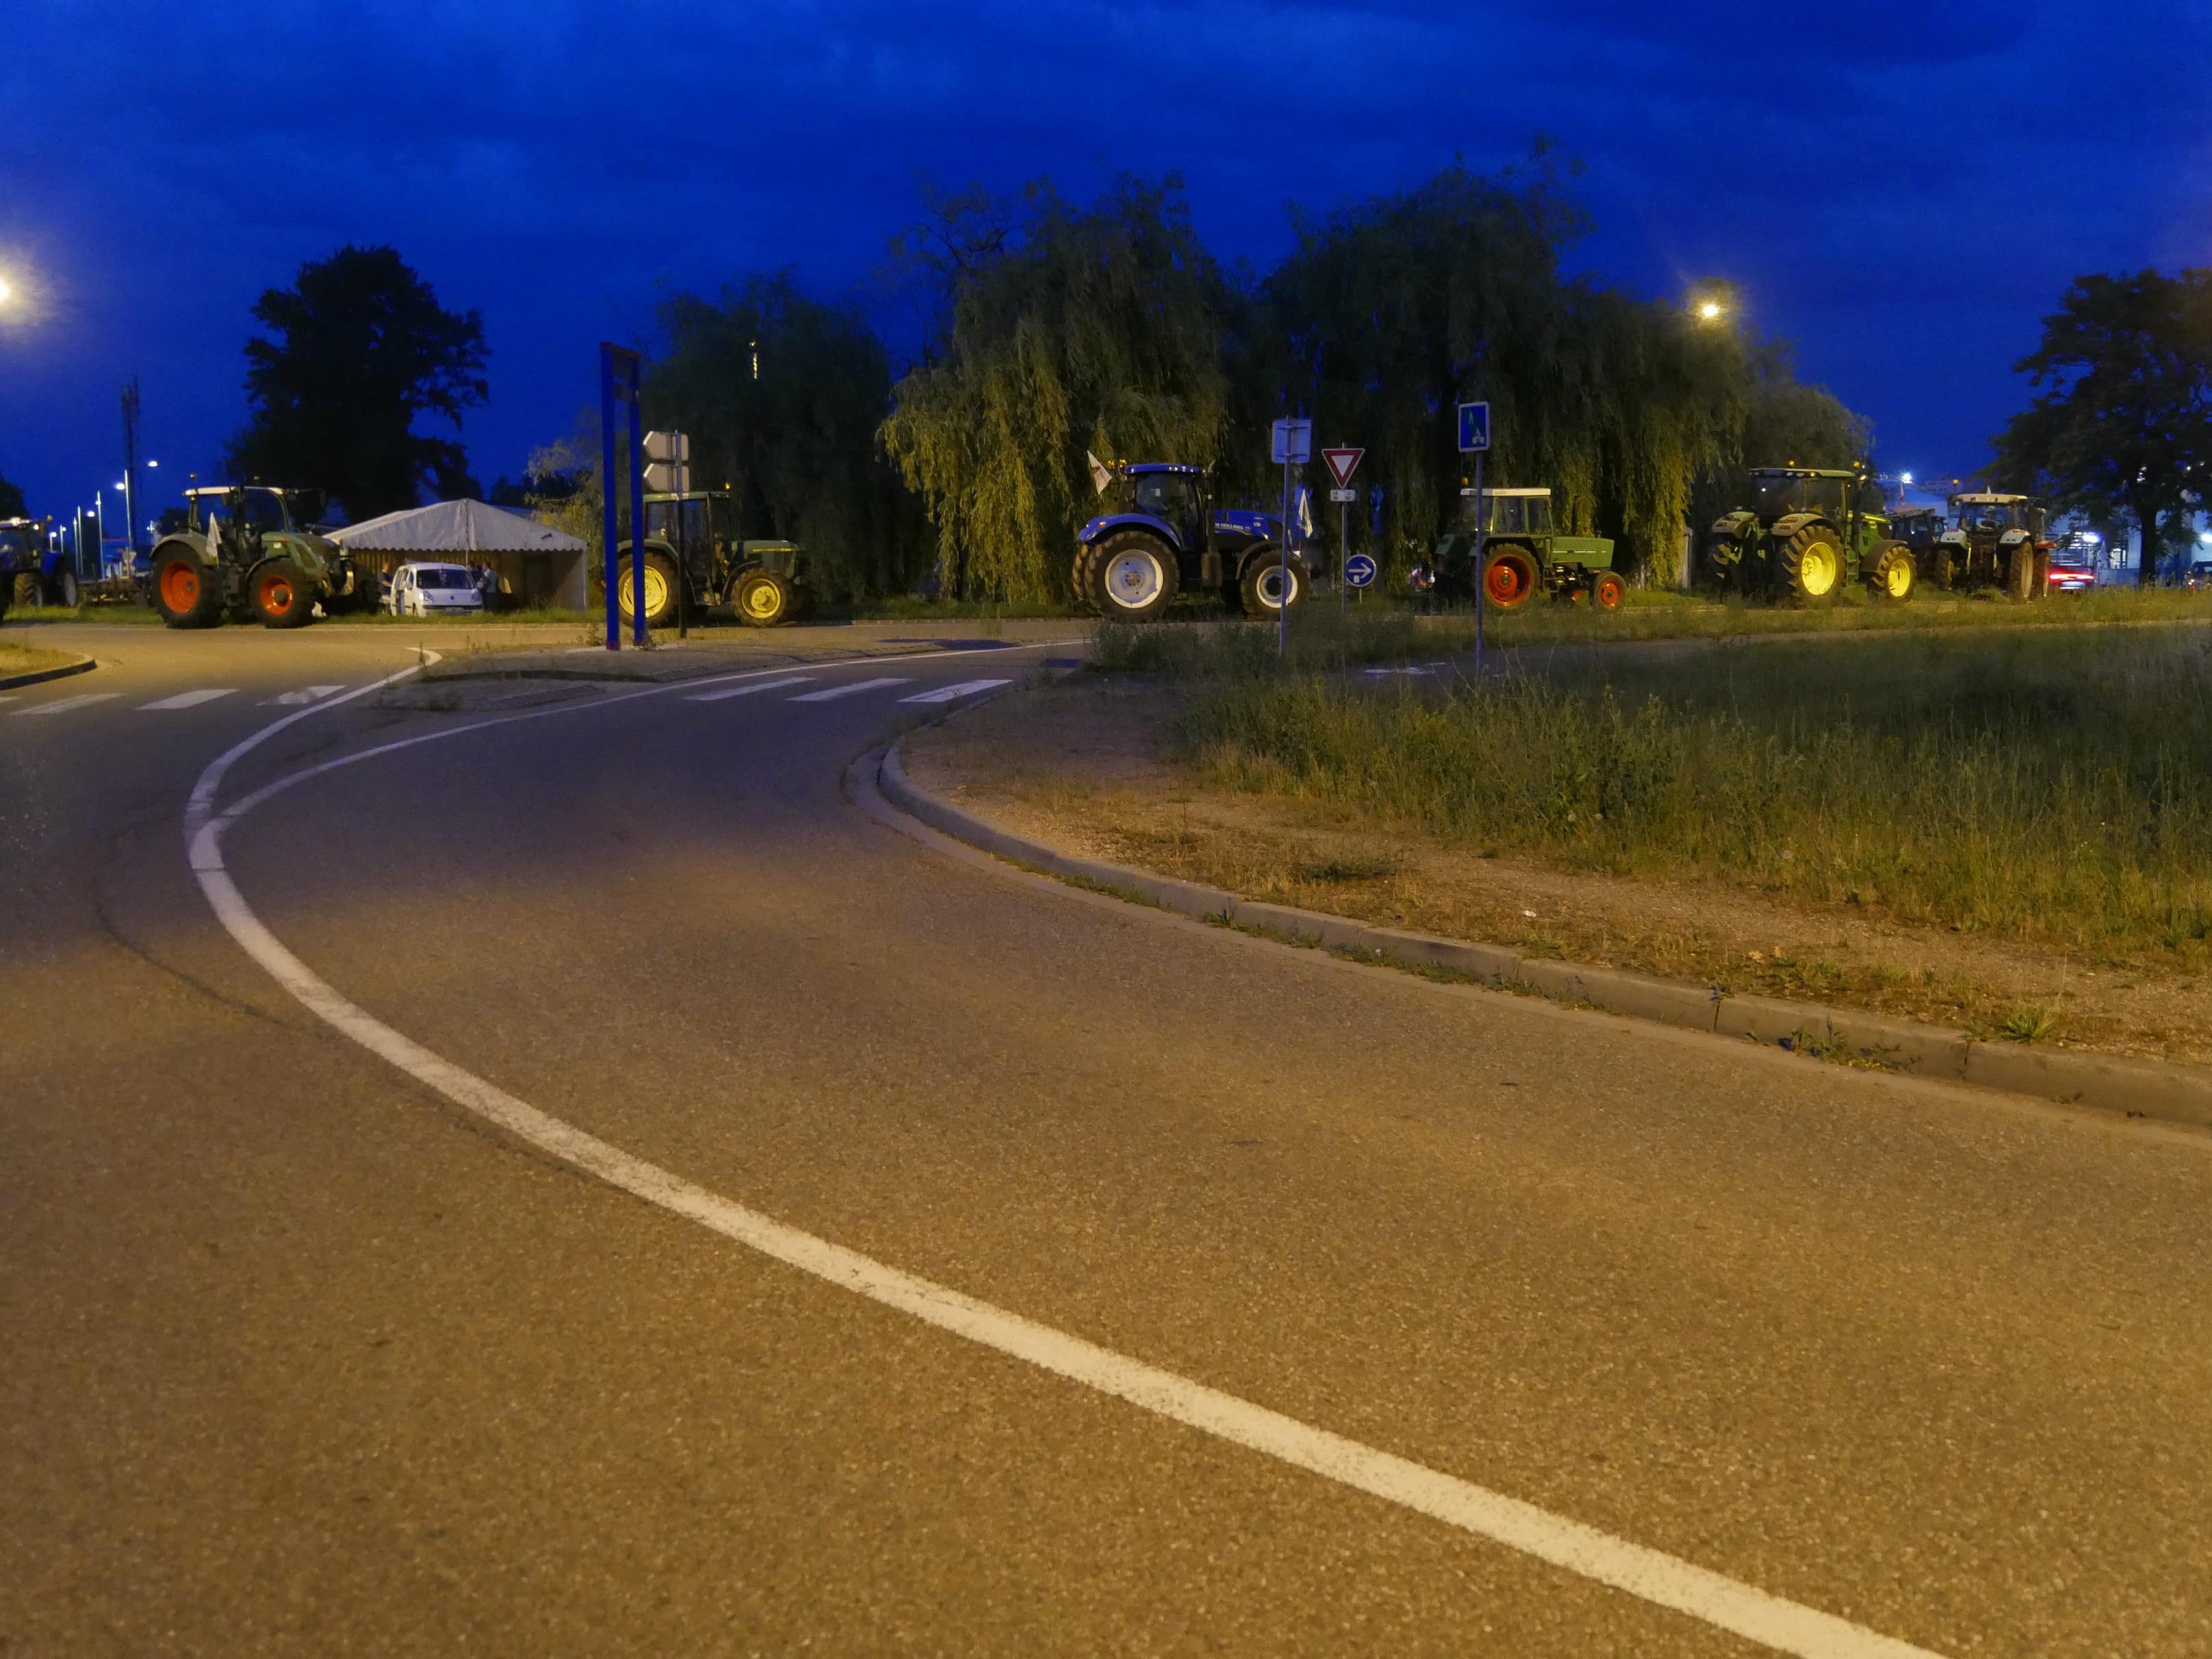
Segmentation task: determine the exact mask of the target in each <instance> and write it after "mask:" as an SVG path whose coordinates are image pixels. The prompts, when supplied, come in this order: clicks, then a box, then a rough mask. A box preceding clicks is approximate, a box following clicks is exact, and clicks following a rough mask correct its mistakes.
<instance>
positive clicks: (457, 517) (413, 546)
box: [330, 501, 585, 610]
mask: <svg viewBox="0 0 2212 1659" xmlns="http://www.w3.org/2000/svg"><path fill="white" fill-rule="evenodd" d="M330 538H331V540H332V541H334V542H336V543H337V544H338V545H339V546H341V547H343V548H346V549H348V550H350V551H352V552H354V553H357V554H364V555H367V556H368V563H370V564H372V565H378V566H382V567H384V568H393V567H396V566H398V565H399V564H402V563H404V562H406V561H407V560H410V559H447V560H451V561H452V562H454V563H456V564H483V565H489V566H490V567H491V568H493V569H494V570H496V571H497V572H498V573H499V576H500V586H501V587H502V588H503V589H504V590H505V591H506V592H508V593H510V594H513V596H514V597H515V598H516V599H519V600H520V602H521V603H523V604H524V605H565V606H568V607H569V608H571V609H574V610H581V609H582V608H583V605H584V602H585V598H584V596H585V586H584V544H583V543H582V541H580V539H578V538H576V537H574V536H571V535H569V534H568V532H566V531H562V530H556V529H554V528H553V527H552V526H550V525H545V524H541V523H539V522H538V520H536V519H533V518H532V517H530V516H529V515H528V514H526V513H515V512H510V511H509V510H508V509H507V508H506V507H488V506H486V505H485V504H484V503H483V502H482V501H433V502H432V503H431V504H430V505H429V506H428V507H407V508H404V509H403V510H402V511H400V512H398V513H386V514H385V515H384V516H383V517H382V518H380V519H369V520H364V521H363V522H362V523H360V524H355V525H348V526H345V527H344V528H343V529H342V530H334V531H332V532H330ZM378 555H385V557H382V558H379V557H378Z"/></svg>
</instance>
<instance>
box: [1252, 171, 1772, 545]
mask: <svg viewBox="0 0 2212 1659" xmlns="http://www.w3.org/2000/svg"><path fill="white" fill-rule="evenodd" d="M1585 228H1586V221H1585V219H1584V217H1583V213H1582V210H1580V208H1579V207H1578V206H1577V204H1576V203H1575V201H1574V199H1573V197H1572V196H1571V193H1570V191H1569V190H1568V188H1567V179H1566V173H1565V170H1564V169H1562V168H1561V167H1559V165H1558V164H1557V163H1556V161H1555V160H1554V158H1553V155H1551V153H1550V152H1549V151H1548V150H1547V149H1546V148H1545V147H1543V146H1541V145H1540V146H1538V148H1537V149H1536V150H1535V151H1534V154H1533V155H1532V157H1531V159H1530V161H1529V162H1528V164H1527V165H1525V166H1523V167H1516V168H1508V169H1506V170H1505V171H1504V172H1502V173H1496V174H1491V175H1484V174H1478V173H1470V172H1469V171H1468V170H1467V168H1466V167H1463V166H1454V167H1449V168H1447V169H1446V170H1445V171H1443V172H1442V173H1438V174H1437V175H1436V176H1435V177H1434V178H1432V179H1430V180H1429V181H1428V182H1427V183H1425V184H1424V185H1421V186H1419V188H1418V189H1415V190H1413V191H1407V192H1406V193H1404V194H1401V195H1396V196H1388V197H1376V198H1375V199H1372V200H1370V201H1367V202H1364V203H1361V204H1357V205H1355V206H1352V207H1349V208H1346V209H1344V210H1341V211H1340V212H1338V213H1335V214H1334V215H1332V216H1329V217H1328V219H1327V220H1325V221H1322V222H1319V223H1318V224H1315V223H1304V224H1301V225H1300V226H1299V228H1298V243H1297V248H1296V249H1295V251H1294V252H1292V253H1291V256H1290V258H1288V259H1286V260H1285V262H1284V264H1282V266H1281V267H1280V268H1279V270H1276V271H1275V272H1274V274H1273V276H1270V277H1269V278H1268V279H1267V283H1266V284H1265V286H1264V289H1263V300H1264V308H1265V312H1266V315H1267V319H1268V321H1269V323H1270V324H1271V325H1272V334H1273V339H1274V340H1276V341H1279V342H1280V344H1279V345H1262V346H1261V348H1259V349H1257V350H1256V351H1255V353H1254V355H1253V357H1252V359H1251V360H1250V362H1249V363H1248V364H1247V365H1246V373H1247V374H1248V375H1249V376H1256V377H1257V378H1258V379H1259V380H1261V381H1263V382H1267V383H1268V389H1269V390H1271V391H1273V392H1274V394H1275V395H1276V397H1277V398H1279V401H1280V402H1281V403H1282V404H1285V405H1287V406H1291V407H1303V408H1305V409H1307V410H1310V412H1311V413H1312V415H1313V417H1314V419H1315V420H1316V423H1317V425H1316V430H1317V432H1319V433H1321V434H1322V435H1323V436H1324V437H1326V438H1328V439H1334V440H1339V441H1346V442H1358V443H1362V444H1364V445H1365V446H1367V447H1368V448H1369V450H1370V453H1371V454H1372V456H1373V462H1372V466H1371V470H1370V471H1369V473H1368V474H1367V477H1366V480H1365V481H1366V482H1370V483H1376V484H1380V485H1381V486H1382V487H1383V492H1384V495H1383V519H1384V522H1383V535H1384V546H1385V549H1386V550H1396V551H1401V552H1403V553H1405V554H1407V555H1408V556H1413V555H1417V554H1418V552H1419V550H1422V549H1425V547H1426V546H1427V545H1428V544H1430V543H1431V542H1432V541H1433V540H1434V539H1435V538H1436V537H1437V535H1438V534H1439V533H1441V532H1443V530H1445V529H1446V528H1448V527H1449V525H1450V524H1451V522H1452V521H1453V520H1454V519H1455V518H1456V516H1457V515H1458V513H1459V512H1460V492H1461V489H1462V487H1463V485H1464V484H1465V483H1466V482H1467V475H1466V471H1465V469H1464V466H1463V458H1462V456H1461V455H1460V454H1459V453H1458V450H1457V448H1456V443H1455V437H1456V433H1455V422H1454V421H1453V419H1452V408H1453V405H1454V404H1457V403H1460V402H1462V401H1463V400H1466V399H1468V398H1486V399H1487V400H1488V401H1489V403H1490V404H1491V412H1492V435H1493V444H1494V447H1493V449H1492V453H1491V454H1490V457H1489V460H1488V467H1489V471H1488V479H1489V482H1490V483H1493V484H1500V485H1509V484H1521V485H1534V484H1541V485H1548V486H1549V487H1550V488H1551V489H1552V490H1553V501H1554V509H1555V512H1556V513H1557V514H1558V516H1559V520H1560V522H1561V524H1562V526H1564V527H1567V528H1571V529H1574V530H1577V531H1581V532H1588V531H1590V530H1592V529H1594V528H1596V529H1602V530H1604V531H1607V532H1610V533H1612V534H1613V535H1615V536H1618V537H1620V538H1624V539H1625V540H1626V542H1627V543H1628V544H1629V551H1630V554H1631V556H1632V559H1634V560H1637V561H1639V562H1640V561H1643V560H1649V561H1650V562H1653V563H1654V564H1655V565H1656V566H1657V567H1658V568H1660V569H1661V570H1662V572H1663V573H1664V574H1669V575H1671V574H1674V560H1675V559H1676V558H1678V557H1679V553H1680V543H1681V528H1682V526H1683V523H1684V521H1685V517H1686V513H1687V512H1688V509H1689V507H1690V495H1691V490H1692V483H1693V481H1694V480H1695V479H1696V478H1697V477H1699V475H1700V474H1702V473H1705V472H1708V471H1711V470H1712V469H1713V468H1715V467H1716V466H1717V465H1720V464H1721V463H1722V462H1723V460H1724V459H1726V457H1727V455H1728V454H1729V452H1730V449H1731V447H1732V444H1731V440H1732V437H1733V435H1734V433H1735V430H1736V428H1739V427H1740V426H1741V421H1742V410H1743V402H1744V398H1743V390H1742V385H1741V373H1740V365H1739V363H1738V362H1737V360H1736V354H1735V353H1734V352H1733V351H1732V350H1731V349H1730V348H1729V346H1728V344H1727V343H1725V342H1724V341H1722V340H1718V339H1716V338H1714V337H1711V336H1710V335H1706V334H1701V333H1700V332H1699V331H1696V330H1694V329H1692V327H1691V326H1690V325H1688V323H1687V321H1686V319H1684V318H1682V317H1681V316H1680V314H1679V313H1677V312H1676V310H1675V308H1674V307H1668V306H1664V305H1657V304H1653V303H1650V302H1646V301H1638V300H1635V299H1632V298H1630V297H1628V296H1626V295H1621V294H1619V293H1617V292H1614V291H1613V290H1611V289H1603V288H1600V287H1598V286H1596V285H1595V284H1593V283H1589V282H1587V281H1584V280H1573V281H1570V280H1568V279H1566V278H1565V277H1563V276H1562V275H1561V273H1560V270H1559V256H1560V251H1561V250H1562V248H1563V247H1565V246H1567V245H1568V244H1569V243H1571V241H1572V240H1574V239H1575V238H1577V236H1579V235H1581V234H1583V231H1584V229H1585ZM1260 337H1261V339H1263V340H1264V339H1266V338H1267V332H1265V331H1263V332H1262V333H1261V336H1260Z"/></svg>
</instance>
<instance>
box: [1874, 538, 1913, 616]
mask: <svg viewBox="0 0 2212 1659" xmlns="http://www.w3.org/2000/svg"><path fill="white" fill-rule="evenodd" d="M1919 580H1920V572H1919V570H1918V569H1917V568H1916V567H1915V566H1914V564H1913V562H1912V550H1911V548H1909V547H1907V546H1906V545H1905V544H1904V543H1903V542H1884V543H1882V544H1881V545H1880V546H1878V547H1876V548H1875V550H1874V557H1873V558H1872V559H1870V560H1869V562H1868V563H1867V586H1868V587H1869V589H1870V590H1871V591H1872V592H1873V593H1874V596H1875V598H1876V599H1880V600H1881V602H1882V603H1883V604H1884V605H1903V604H1904V603H1905V601H1906V600H1907V599H1911V597H1912V590H1913V589H1914V588H1915V587H1916V586H1918V585H1919Z"/></svg>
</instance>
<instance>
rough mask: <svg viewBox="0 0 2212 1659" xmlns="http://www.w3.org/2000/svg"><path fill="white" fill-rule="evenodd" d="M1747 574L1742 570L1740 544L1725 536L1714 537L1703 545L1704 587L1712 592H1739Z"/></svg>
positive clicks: (1741, 546)
mask: <svg viewBox="0 0 2212 1659" xmlns="http://www.w3.org/2000/svg"><path fill="white" fill-rule="evenodd" d="M1748 574H1749V573H1748V572H1747V571H1746V570H1745V568H1744V562H1743V544H1742V543H1741V542H1739V541H1735V540H1732V539H1730V538H1728V537H1726V536H1716V537H1715V538H1713V539H1712V540H1711V541H1709V542H1707V543H1706V544H1705V585H1706V586H1709V587H1710V588H1711V589H1712V590H1713V592H1716V593H1735V592H1741V591H1742V588H1743V586H1744V582H1745V579H1746V577H1747V575H1748Z"/></svg>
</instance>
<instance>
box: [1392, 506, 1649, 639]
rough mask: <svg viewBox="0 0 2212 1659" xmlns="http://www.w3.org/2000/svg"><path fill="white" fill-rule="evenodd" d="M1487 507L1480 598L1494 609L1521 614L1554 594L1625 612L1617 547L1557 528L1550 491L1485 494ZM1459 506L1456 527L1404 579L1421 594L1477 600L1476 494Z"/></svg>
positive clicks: (1608, 609) (1624, 589)
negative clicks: (1524, 607)
mask: <svg viewBox="0 0 2212 1659" xmlns="http://www.w3.org/2000/svg"><path fill="white" fill-rule="evenodd" d="M1482 503H1483V506H1482V514H1483V518H1484V519H1485V520H1486V522H1485V523H1484V524H1482V525H1481V526H1480V529H1481V531H1482V574H1481V582H1482V597H1483V599H1485V600H1486V602H1487V603H1488V604H1489V605H1491V606H1492V608H1494V609H1496V610H1499V611H1518V610H1519V609H1520V608H1521V607H1522V605H1526V604H1528V601H1529V600H1531V599H1534V598H1535V597H1536V595H1537V594H1538V593H1549V594H1550V595H1551V596H1552V597H1553V599H1569V600H1573V599H1589V602H1590V604H1591V605H1594V606H1595V607H1596V608H1597V609H1598V610H1600V611H1618V610H1620V607H1621V605H1622V602H1623V601H1624V600H1625V599H1626V598H1627V595H1628V586H1627V584H1626V583H1625V582H1623V581H1622V580H1621V579H1620V572H1619V571H1617V570H1615V569H1614V568H1613V544H1612V543H1611V542H1610V541H1608V540H1607V538H1604V537H1603V536H1568V535H1564V534H1562V533H1560V532H1558V531H1556V530H1554V529H1553V527H1552V492H1551V491H1550V490H1548V489H1486V490H1484V491H1483V492H1482ZM1460 506H1461V513H1460V524H1459V527H1458V528H1456V529H1455V530H1454V531H1453V532H1451V533H1450V534H1449V535H1448V536H1446V537H1445V538H1443V540H1442V541H1440V542H1438V543H1437V545H1436V550H1435V551H1434V552H1433V553H1431V555H1430V556H1429V559H1428V562H1426V563H1425V564H1417V565H1415V566H1414V567H1413V569H1412V570H1410V571H1408V572H1407V580H1410V581H1411V582H1412V584H1413V591H1414V592H1416V593H1433V594H1435V595H1436V596H1437V598H1438V599H1447V600H1449V599H1460V600H1466V599H1473V598H1474V592H1475V580H1476V575H1475V568H1474V543H1475V531H1476V528H1477V526H1476V523H1475V501H1474V491H1473V490H1472V489H1462V491H1460Z"/></svg>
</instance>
